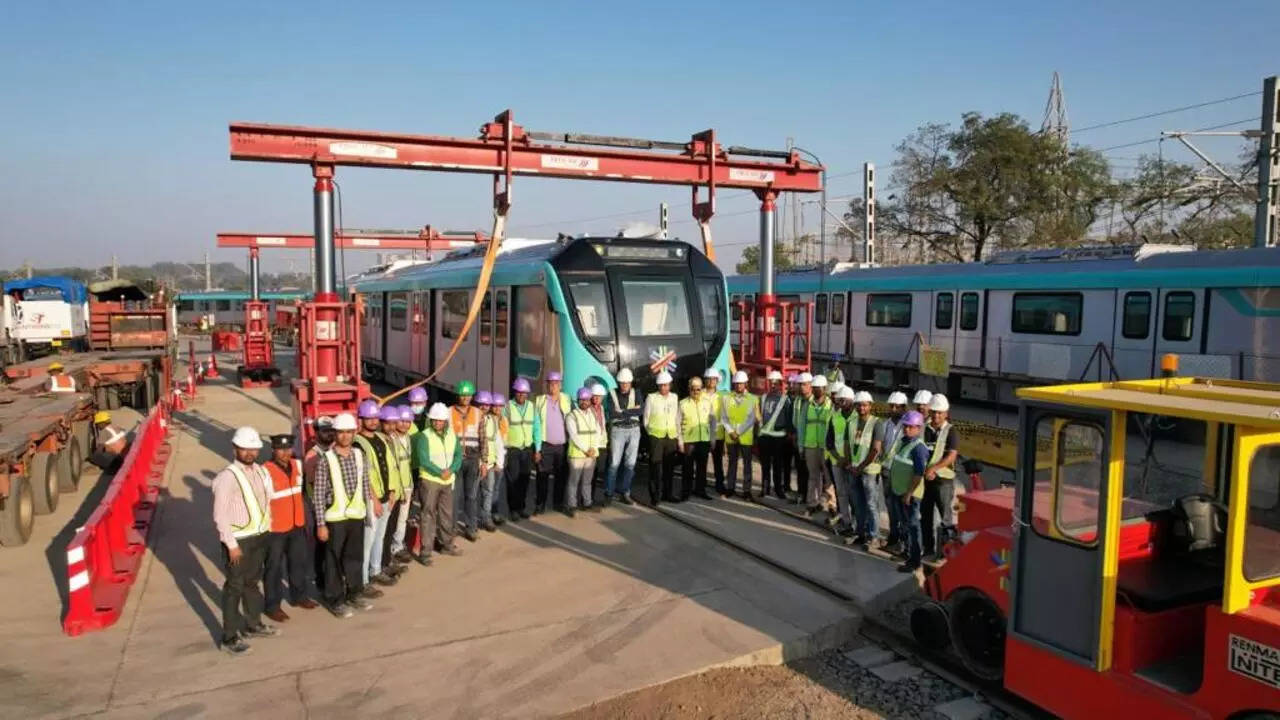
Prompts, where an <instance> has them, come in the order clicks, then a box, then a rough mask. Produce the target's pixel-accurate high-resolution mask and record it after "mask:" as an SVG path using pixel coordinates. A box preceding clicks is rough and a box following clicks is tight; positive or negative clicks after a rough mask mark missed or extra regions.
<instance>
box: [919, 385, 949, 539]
mask: <svg viewBox="0 0 1280 720" xmlns="http://www.w3.org/2000/svg"><path fill="white" fill-rule="evenodd" d="M950 412H951V403H950V402H949V401H948V400H947V396H946V395H943V394H941V393H938V394H935V395H934V396H933V397H932V398H930V399H929V421H928V422H927V423H925V426H924V444H925V446H927V447H928V448H929V467H928V468H926V469H925V471H924V501H923V502H922V503H921V505H920V537H921V546H922V548H923V552H924V554H925V555H932V556H933V559H934V560H935V561H940V560H942V546H943V544H944V543H946V542H947V541H948V540H949V539H951V537H952V536H953V535H954V534H955V527H956V512H955V501H956V470H955V465H956V456H957V455H958V452H957V450H956V441H957V440H958V439H959V438H958V437H957V436H956V431H955V428H954V427H952V426H951V423H950V422H948V421H947V420H948V417H949V415H950ZM935 510H936V511H937V514H938V521H939V528H938V533H937V535H938V538H937V540H936V542H935V539H934V531H933V522H934V512H935Z"/></svg>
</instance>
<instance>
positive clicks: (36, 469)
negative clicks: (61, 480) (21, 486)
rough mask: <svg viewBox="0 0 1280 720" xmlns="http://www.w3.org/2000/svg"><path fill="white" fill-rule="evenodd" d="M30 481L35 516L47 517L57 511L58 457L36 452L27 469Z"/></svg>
mask: <svg viewBox="0 0 1280 720" xmlns="http://www.w3.org/2000/svg"><path fill="white" fill-rule="evenodd" d="M27 479H29V480H30V481H31V491H32V494H33V495H34V499H35V506H36V514H37V515H48V514H49V513H51V512H53V511H54V510H57V509H58V495H59V490H58V456H57V455H55V454H54V453H50V452H38V453H36V454H35V457H33V458H32V459H31V465H30V467H28V468H27Z"/></svg>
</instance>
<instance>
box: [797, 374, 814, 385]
mask: <svg viewBox="0 0 1280 720" xmlns="http://www.w3.org/2000/svg"><path fill="white" fill-rule="evenodd" d="M811 382H813V376H812V375H810V374H809V373H800V384H801V385H803V384H805V383H811Z"/></svg>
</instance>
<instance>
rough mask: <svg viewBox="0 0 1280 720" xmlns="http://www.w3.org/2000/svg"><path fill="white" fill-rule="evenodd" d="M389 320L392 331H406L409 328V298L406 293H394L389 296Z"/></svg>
mask: <svg viewBox="0 0 1280 720" xmlns="http://www.w3.org/2000/svg"><path fill="white" fill-rule="evenodd" d="M387 302H388V305H389V306H390V307H389V308H388V313H387V319H388V321H389V326H390V327H391V329H392V330H406V329H408V327H409V296H408V295H407V294H406V293H392V294H391V295H389V296H388V300H387Z"/></svg>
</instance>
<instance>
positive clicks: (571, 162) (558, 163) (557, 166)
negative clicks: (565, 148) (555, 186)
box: [542, 155, 600, 172]
mask: <svg viewBox="0 0 1280 720" xmlns="http://www.w3.org/2000/svg"><path fill="white" fill-rule="evenodd" d="M542 167H544V168H550V169H552V170H579V171H581V172H595V171H597V170H599V169H600V160H599V159H597V158H593V157H577V156H575V155H543V156H542Z"/></svg>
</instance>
